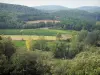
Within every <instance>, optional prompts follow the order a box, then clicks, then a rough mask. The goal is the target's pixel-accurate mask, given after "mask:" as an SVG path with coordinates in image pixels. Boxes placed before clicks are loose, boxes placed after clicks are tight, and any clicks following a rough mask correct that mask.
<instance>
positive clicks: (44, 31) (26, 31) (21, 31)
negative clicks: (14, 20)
mask: <svg viewBox="0 0 100 75" xmlns="http://www.w3.org/2000/svg"><path fill="white" fill-rule="evenodd" d="M57 33H61V34H68V35H72V34H76V33H77V32H76V31H71V30H55V29H0V35H38V36H41V35H42V36H55V35H56V34H57Z"/></svg>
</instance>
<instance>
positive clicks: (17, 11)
mask: <svg viewBox="0 0 100 75" xmlns="http://www.w3.org/2000/svg"><path fill="white" fill-rule="evenodd" d="M34 20H60V23H59V24H58V23H57V24H56V25H55V24H52V23H49V24H47V25H45V24H44V23H41V24H38V25H37V24H35V25H33V24H32V25H28V24H27V21H34ZM97 21H100V14H99V12H98V14H97V13H90V12H88V11H84V10H79V9H68V10H60V11H56V12H52V13H46V12H42V11H41V10H38V9H35V8H33V7H27V6H22V5H14V4H5V3H0V29H5V28H6V29H7V28H23V27H24V28H37V27H38V28H39V27H51V28H55V29H69V30H81V29H82V28H85V29H86V30H92V29H94V28H95V27H94V26H96V25H95V24H96V22H97ZM96 28H100V25H98V26H96Z"/></svg>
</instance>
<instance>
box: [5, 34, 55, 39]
mask: <svg viewBox="0 0 100 75" xmlns="http://www.w3.org/2000/svg"><path fill="white" fill-rule="evenodd" d="M3 37H11V38H12V40H28V39H32V40H38V39H40V38H41V37H42V36H35V35H32V36H29V35H3ZM43 37H44V39H45V40H56V37H55V36H43Z"/></svg>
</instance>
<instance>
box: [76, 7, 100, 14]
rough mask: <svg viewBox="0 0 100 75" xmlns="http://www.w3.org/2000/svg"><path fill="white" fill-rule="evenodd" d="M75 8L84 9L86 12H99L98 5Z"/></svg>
mask: <svg viewBox="0 0 100 75" xmlns="http://www.w3.org/2000/svg"><path fill="white" fill-rule="evenodd" d="M77 9H80V10H85V11H88V12H92V13H94V12H99V13H100V7H98V6H83V7H79V8H77Z"/></svg>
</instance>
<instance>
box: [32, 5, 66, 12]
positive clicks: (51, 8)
mask: <svg viewBox="0 0 100 75" xmlns="http://www.w3.org/2000/svg"><path fill="white" fill-rule="evenodd" d="M34 8H36V9H38V10H45V11H59V10H67V9H68V8H67V7H64V6H60V5H43V6H36V7H34Z"/></svg>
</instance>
